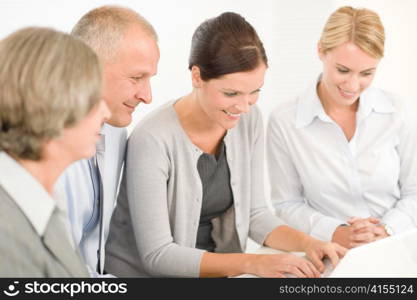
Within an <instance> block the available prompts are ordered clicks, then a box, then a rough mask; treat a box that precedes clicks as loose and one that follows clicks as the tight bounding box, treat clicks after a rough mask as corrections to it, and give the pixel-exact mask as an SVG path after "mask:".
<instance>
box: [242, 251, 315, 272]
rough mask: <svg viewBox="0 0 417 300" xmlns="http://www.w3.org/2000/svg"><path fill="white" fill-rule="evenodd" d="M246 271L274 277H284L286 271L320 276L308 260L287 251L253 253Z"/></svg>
mask: <svg viewBox="0 0 417 300" xmlns="http://www.w3.org/2000/svg"><path fill="white" fill-rule="evenodd" d="M246 273H249V274H253V275H257V276H260V277H276V278H282V277H286V276H285V274H286V273H287V274H293V275H295V276H297V277H300V278H306V277H320V272H319V271H318V270H317V269H316V267H314V265H313V264H312V263H311V262H310V261H308V260H306V259H304V258H301V257H298V256H296V255H294V254H289V253H284V254H253V255H251V257H250V259H249V260H248V267H247V271H246Z"/></svg>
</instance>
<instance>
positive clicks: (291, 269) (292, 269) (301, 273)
mask: <svg viewBox="0 0 417 300" xmlns="http://www.w3.org/2000/svg"><path fill="white" fill-rule="evenodd" d="M285 272H286V273H290V274H293V275H295V276H297V277H298V278H306V277H308V271H305V270H304V269H303V268H299V267H297V266H296V265H287V266H286V267H285Z"/></svg>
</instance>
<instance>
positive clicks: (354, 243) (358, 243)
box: [349, 242, 369, 248]
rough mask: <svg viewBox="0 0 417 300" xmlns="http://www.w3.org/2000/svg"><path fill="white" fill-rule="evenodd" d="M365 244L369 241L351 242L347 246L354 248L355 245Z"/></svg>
mask: <svg viewBox="0 0 417 300" xmlns="http://www.w3.org/2000/svg"><path fill="white" fill-rule="evenodd" d="M366 244H369V242H351V243H350V245H349V246H350V247H351V248H355V247H359V246H363V245H366Z"/></svg>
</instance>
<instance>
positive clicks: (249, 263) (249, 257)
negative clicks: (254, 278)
mask: <svg viewBox="0 0 417 300" xmlns="http://www.w3.org/2000/svg"><path fill="white" fill-rule="evenodd" d="M256 257H257V255H256V254H243V256H242V258H243V263H241V264H240V266H241V270H240V272H241V273H242V274H254V272H253V266H254V265H256V263H255V260H256Z"/></svg>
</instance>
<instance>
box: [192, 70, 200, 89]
mask: <svg viewBox="0 0 417 300" xmlns="http://www.w3.org/2000/svg"><path fill="white" fill-rule="evenodd" d="M191 81H192V83H193V87H194V88H200V87H201V84H202V82H203V80H202V79H201V74H200V68H199V67H198V66H192V67H191Z"/></svg>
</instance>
